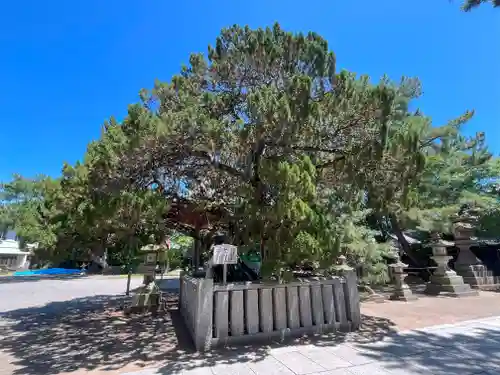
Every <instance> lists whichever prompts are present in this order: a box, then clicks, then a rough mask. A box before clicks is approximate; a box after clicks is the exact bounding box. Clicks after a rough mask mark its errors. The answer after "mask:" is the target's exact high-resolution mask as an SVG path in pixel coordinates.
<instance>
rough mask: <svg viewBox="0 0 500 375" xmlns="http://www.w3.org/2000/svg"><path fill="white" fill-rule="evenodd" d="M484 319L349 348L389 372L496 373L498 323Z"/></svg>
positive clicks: (439, 374)
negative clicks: (352, 348)
mask: <svg viewBox="0 0 500 375" xmlns="http://www.w3.org/2000/svg"><path fill="white" fill-rule="evenodd" d="M488 321H489V322H493V319H491V320H483V322H478V323H464V324H462V325H453V326H449V327H448V328H447V327H440V328H439V327H436V328H431V329H422V330H415V331H411V332H404V333H400V334H396V335H393V336H389V337H387V338H386V339H385V340H383V341H381V342H377V343H372V344H354V345H353V347H354V348H355V349H357V350H358V351H359V352H360V353H361V354H362V355H364V356H365V357H366V358H367V359H369V360H370V361H377V363H378V366H379V367H380V368H382V369H384V370H386V371H387V372H389V373H391V374H398V373H403V372H401V371H402V370H403V369H404V371H406V372H404V373H405V374H409V373H411V374H415V375H416V374H422V375H424V374H434V375H450V374H453V375H461V374H464V375H465V374H483V375H487V374H497V373H498V372H499V369H500V352H499V351H498V347H499V346H500V326H499V325H497V324H495V323H491V324H489V323H488ZM465 326H467V327H468V328H467V329H464V327H465ZM372 371H373V370H372ZM398 371H400V372H398Z"/></svg>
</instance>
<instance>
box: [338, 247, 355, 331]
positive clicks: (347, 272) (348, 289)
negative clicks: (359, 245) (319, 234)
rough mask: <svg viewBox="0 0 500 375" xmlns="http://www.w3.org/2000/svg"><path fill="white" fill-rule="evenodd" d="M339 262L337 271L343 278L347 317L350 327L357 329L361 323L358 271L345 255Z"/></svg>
mask: <svg viewBox="0 0 500 375" xmlns="http://www.w3.org/2000/svg"><path fill="white" fill-rule="evenodd" d="M338 263H339V265H338V266H337V271H338V274H339V276H341V277H342V278H343V280H342V286H343V290H344V300H345V305H346V314H347V319H348V320H349V322H350V328H351V329H352V330H357V329H358V328H359V326H360V325H361V305H360V297H359V291H358V277H357V276H356V271H354V269H353V268H352V267H350V266H349V265H348V264H347V258H346V257H345V256H344V255H341V256H339V258H338Z"/></svg>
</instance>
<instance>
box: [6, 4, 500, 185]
mask: <svg viewBox="0 0 500 375" xmlns="http://www.w3.org/2000/svg"><path fill="white" fill-rule="evenodd" d="M274 21H278V22H280V24H281V25H282V27H284V28H286V29H287V30H291V31H309V30H314V31H316V32H318V33H320V34H321V35H323V36H324V37H325V38H326V39H327V40H328V41H329V43H330V48H331V49H332V50H334V51H335V53H336V54H337V58H338V63H339V66H340V67H341V68H346V69H349V70H351V71H354V72H358V73H367V74H369V75H370V76H372V77H373V78H374V79H378V78H379V77H381V76H382V75H383V74H384V73H388V74H389V75H390V76H391V77H393V78H399V77H400V76H401V75H409V76H418V77H420V79H421V80H422V83H423V88H424V97H423V99H422V100H421V101H420V103H419V105H420V107H421V108H422V109H423V110H424V112H425V113H426V114H429V115H431V116H432V117H433V119H434V121H435V123H436V124H440V123H442V122H445V121H446V120H447V119H450V118H452V117H454V116H457V115H460V114H461V113H462V111H464V110H465V109H468V108H469V109H475V110H476V111H477V115H476V118H475V119H474V120H473V121H472V122H471V123H470V125H468V127H467V131H468V132H470V133H473V132H475V131H478V130H485V131H486V133H487V137H488V139H489V143H490V145H491V147H492V149H493V150H494V151H495V152H496V153H498V152H500V145H499V144H498V141H500V130H498V129H499V128H498V125H499V123H500V68H499V65H498V64H499V61H500V45H499V44H498V38H499V37H500V10H494V9H493V8H491V7H490V6H488V5H485V6H484V7H483V8H482V9H478V10H477V11H474V12H472V13H468V14H464V13H461V12H460V10H459V2H458V1H457V0H455V1H454V2H449V1H448V0H382V1H373V0H358V1H355V0H351V1H340V0H323V1H320V0H309V1H306V2H304V1H297V0H287V1H282V0H273V1H269V0H267V1H263V0H252V1H245V2H243V1H239V0H225V1H221V0H219V1H207V0H192V1H190V2H184V3H182V2H177V1H168V0H155V1H148V0H143V1H133V2H132V1H127V0H125V1H123V0H122V1H117V0H86V1H68V0H65V1H63V0H50V1H35V0H26V1H4V2H3V4H2V12H1V13H0V64H1V69H0V85H1V91H0V106H1V107H0V108H1V117H0V121H1V122H0V126H1V131H2V132H1V134H2V138H1V140H2V141H1V148H0V180H6V179H8V178H9V176H10V175H11V174H12V173H14V172H18V173H21V174H24V175H26V176H32V175H35V174H37V173H44V174H49V175H53V176H57V175H58V174H59V172H60V168H61V166H62V163H63V162H64V161H68V162H71V163H73V162H75V161H76V160H78V159H80V158H81V157H82V155H83V153H84V152H85V149H86V145H87V143H88V142H89V141H90V140H92V139H96V138H98V137H99V134H100V129H101V125H102V123H103V121H104V120H105V119H106V118H108V117H109V116H111V115H114V116H116V117H118V118H122V117H123V115H124V114H125V112H126V108H127V105H128V104H129V103H132V102H135V101H137V98H138V97H137V93H138V91H139V89H140V88H142V87H147V88H149V87H151V86H152V85H153V82H154V79H155V78H158V79H161V80H169V79H170V77H171V76H172V74H174V73H176V72H177V71H178V70H179V67H180V65H181V64H182V63H183V62H186V61H187V59H188V56H189V53H190V52H193V51H195V52H199V51H201V52H206V48H207V45H208V44H209V43H213V41H214V40H215V37H216V36H217V34H218V32H219V30H220V29H221V28H222V27H224V26H228V25H231V24H235V23H236V24H248V25H250V26H252V27H258V26H267V25H272V23H273V22H274Z"/></svg>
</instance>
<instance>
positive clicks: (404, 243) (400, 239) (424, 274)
mask: <svg viewBox="0 0 500 375" xmlns="http://www.w3.org/2000/svg"><path fill="white" fill-rule="evenodd" d="M390 220H391V226H392V230H393V232H394V234H395V235H396V237H397V238H398V242H399V244H400V245H401V248H402V250H403V252H404V253H405V254H406V255H407V256H408V258H410V259H411V261H412V262H413V263H414V264H415V265H416V266H417V267H419V268H422V271H423V272H422V273H421V274H422V277H423V278H424V279H425V280H427V279H428V277H429V276H430V272H429V270H428V269H427V267H426V266H425V264H422V262H421V261H420V259H419V258H418V255H417V254H416V252H415V251H414V250H413V249H412V248H411V246H410V244H409V243H408V241H407V240H406V238H405V236H404V234H403V230H402V229H401V226H400V225H399V222H398V219H397V218H396V216H394V215H390Z"/></svg>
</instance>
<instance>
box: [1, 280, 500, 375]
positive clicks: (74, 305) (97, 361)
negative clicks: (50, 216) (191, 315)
mask: <svg viewBox="0 0 500 375" xmlns="http://www.w3.org/2000/svg"><path fill="white" fill-rule="evenodd" d="M106 283H107V282H106ZM95 285H96V288H98V289H101V288H103V284H99V283H97V282H96V284H95ZM25 287H26V286H25ZM30 288H31V289H32V288H33V287H30ZM117 288H118V287H117ZM62 289H63V288H62V287H61V290H62ZM98 292H99V291H98V290H94V291H93V293H92V294H91V295H89V296H87V297H83V294H84V293H83V290H82V292H81V294H82V296H80V295H79V296H75V297H76V298H73V299H69V300H66V301H64V300H63V298H62V297H61V299H59V301H54V302H50V303H46V304H45V305H40V304H38V301H37V306H33V305H32V306H29V307H28V306H26V307H25V308H20V306H17V305H20V304H21V302H17V303H15V304H12V307H14V305H16V306H15V309H14V308H12V309H10V308H5V309H3V311H0V375H42V374H43V375H50V374H58V375H69V374H71V375H84V374H87V375H118V374H121V373H124V372H131V371H137V370H140V369H141V368H143V367H146V366H154V367H157V366H158V367H163V368H164V369H165V371H166V372H165V373H166V374H170V373H174V372H175V371H179V370H182V369H183V367H182V366H186V364H187V363H193V361H197V360H199V359H200V358H201V357H200V356H201V355H200V354H197V353H195V352H194V351H193V348H192V344H191V342H190V339H189V336H188V334H187V332H186V329H185V327H184V325H183V323H182V319H181V317H180V315H179V312H178V310H177V295H176V294H175V293H174V292H172V293H170V294H168V301H169V303H168V306H169V309H168V311H167V313H166V314H164V315H162V316H158V317H152V316H150V315H148V316H131V317H128V318H126V317H125V316H124V315H123V313H122V311H121V307H122V306H123V304H124V303H125V300H124V297H123V296H117V295H111V290H110V294H108V295H104V294H100V293H98ZM37 298H38V297H37ZM39 298H41V297H39ZM0 310H2V309H0ZM362 314H363V326H362V328H361V330H360V331H359V332H357V333H356V334H354V335H353V336H352V337H354V338H351V339H353V340H365V341H367V340H368V341H375V340H377V339H380V338H382V337H384V336H386V335H388V334H391V333H393V332H394V331H398V330H407V329H415V328H423V327H427V326H432V325H439V324H445V323H455V322H459V321H465V320H471V319H477V318H485V317H490V316H497V315H500V294H498V293H494V292H481V294H480V296H478V297H467V298H461V299H457V298H446V297H425V296H422V297H420V298H419V299H418V300H416V301H413V302H408V303H406V302H385V303H373V302H365V303H363V304H362ZM338 339H339V338H338V337H337V336H335V335H333V336H332V335H330V336H328V335H325V336H322V337H321V340H323V341H332V340H333V341H335V340H338ZM307 340H309V342H310V343H314V339H311V338H308V339H299V340H298V341H302V342H304V341H307ZM296 342H297V340H296ZM318 344H319V343H318ZM280 345H281V344H280ZM241 350H243V351H247V352H248V351H250V350H251V351H252V352H253V353H254V354H255V355H257V356H259V355H260V356H261V357H265V356H266V355H267V354H266V353H267V352H266V348H265V347H264V346H259V347H252V348H248V347H247V348H243V349H241ZM237 351H238V350H235V349H232V350H220V351H214V352H212V353H210V354H209V356H211V360H212V361H223V362H224V361H226V362H227V361H230V360H233V361H237V360H238V358H237Z"/></svg>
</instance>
